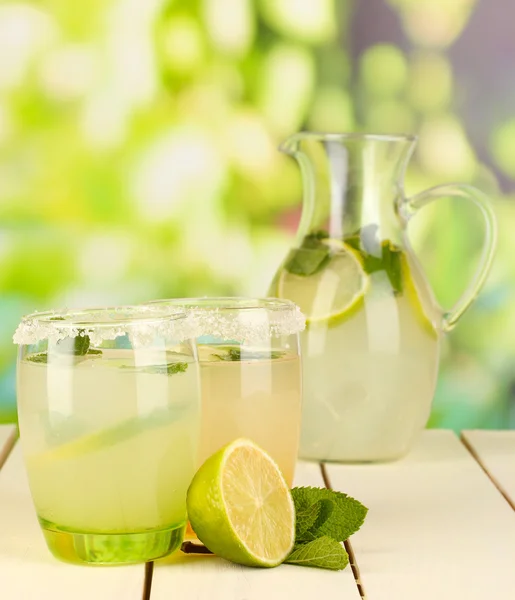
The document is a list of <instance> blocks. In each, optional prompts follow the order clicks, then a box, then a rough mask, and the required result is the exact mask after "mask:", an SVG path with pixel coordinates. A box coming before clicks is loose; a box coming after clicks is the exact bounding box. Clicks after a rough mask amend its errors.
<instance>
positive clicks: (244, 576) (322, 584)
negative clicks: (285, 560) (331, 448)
mask: <svg viewBox="0 0 515 600" xmlns="http://www.w3.org/2000/svg"><path fill="white" fill-rule="evenodd" d="M295 485H312V486H317V487H324V482H323V479H322V476H321V473H320V468H319V466H318V464H315V463H311V464H309V463H299V465H298V467H297V473H296V477H295ZM322 596H323V597H324V598H346V599H347V600H360V595H359V593H358V590H357V587H356V583H355V581H354V577H353V575H352V571H351V569H350V568H349V567H348V568H347V569H345V570H344V571H337V572H333V571H324V570H322V569H309V568H305V567H296V566H293V565H281V566H280V567H277V568H275V569H251V568H248V567H242V566H240V565H235V564H233V563H230V562H227V561H224V560H222V559H219V558H217V557H214V556H185V555H184V554H182V553H180V552H178V553H176V554H175V555H174V556H172V557H170V558H169V559H168V560H166V561H159V562H157V563H156V564H155V568H154V576H153V579H152V589H151V594H150V599H151V600H169V599H170V598H171V597H174V598H195V599H198V600H243V599H244V600H263V599H265V598H266V600H284V599H285V598H294V599H295V600H313V599H314V598H318V597H322Z"/></svg>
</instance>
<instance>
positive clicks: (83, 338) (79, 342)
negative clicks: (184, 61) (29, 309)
mask: <svg viewBox="0 0 515 600" xmlns="http://www.w3.org/2000/svg"><path fill="white" fill-rule="evenodd" d="M89 343H90V341H89V335H86V334H85V333H84V330H83V329H79V334H78V335H77V336H75V337H73V338H70V337H67V338H64V340H59V341H58V342H57V344H56V345H55V348H56V351H57V352H59V354H73V355H74V356H84V355H86V354H87V353H88V350H89Z"/></svg>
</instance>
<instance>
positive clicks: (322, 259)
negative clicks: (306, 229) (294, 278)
mask: <svg viewBox="0 0 515 600" xmlns="http://www.w3.org/2000/svg"><path fill="white" fill-rule="evenodd" d="M327 237H329V234H328V233H327V232H325V231H315V232H314V233H310V234H309V235H307V236H306V237H305V238H304V239H303V240H302V244H301V245H300V247H299V248H295V249H293V250H291V251H290V253H289V255H288V258H287V259H286V262H285V264H284V268H285V269H286V270H287V271H288V272H289V273H293V274H294V275H301V276H303V277H307V276H309V275H314V274H315V273H318V271H321V270H322V269H323V268H324V267H325V266H326V264H327V262H328V261H329V257H330V248H329V246H326V245H325V244H323V243H322V240H323V239H325V238H327Z"/></svg>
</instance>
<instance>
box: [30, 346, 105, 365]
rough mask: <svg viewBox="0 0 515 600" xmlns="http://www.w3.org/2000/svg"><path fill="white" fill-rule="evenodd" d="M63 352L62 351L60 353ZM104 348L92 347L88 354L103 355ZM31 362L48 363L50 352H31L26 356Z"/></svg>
mask: <svg viewBox="0 0 515 600" xmlns="http://www.w3.org/2000/svg"><path fill="white" fill-rule="evenodd" d="M60 354H61V353H60ZM101 354H102V350H96V349H95V348H90V349H89V350H88V352H87V356H101ZM74 356H75V355H74ZM25 360H28V361H29V362H33V363H41V364H47V363H48V353H47V352H39V353H38V354H30V355H29V356H27V357H26V358H25Z"/></svg>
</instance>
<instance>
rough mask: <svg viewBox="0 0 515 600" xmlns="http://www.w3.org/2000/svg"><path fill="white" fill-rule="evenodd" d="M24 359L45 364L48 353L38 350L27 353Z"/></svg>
mask: <svg viewBox="0 0 515 600" xmlns="http://www.w3.org/2000/svg"><path fill="white" fill-rule="evenodd" d="M25 360H28V361H30V362H33V363H42V364H46V363H47V362H48V355H47V353H46V352H40V353H39V354H29V356H27V357H25Z"/></svg>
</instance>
